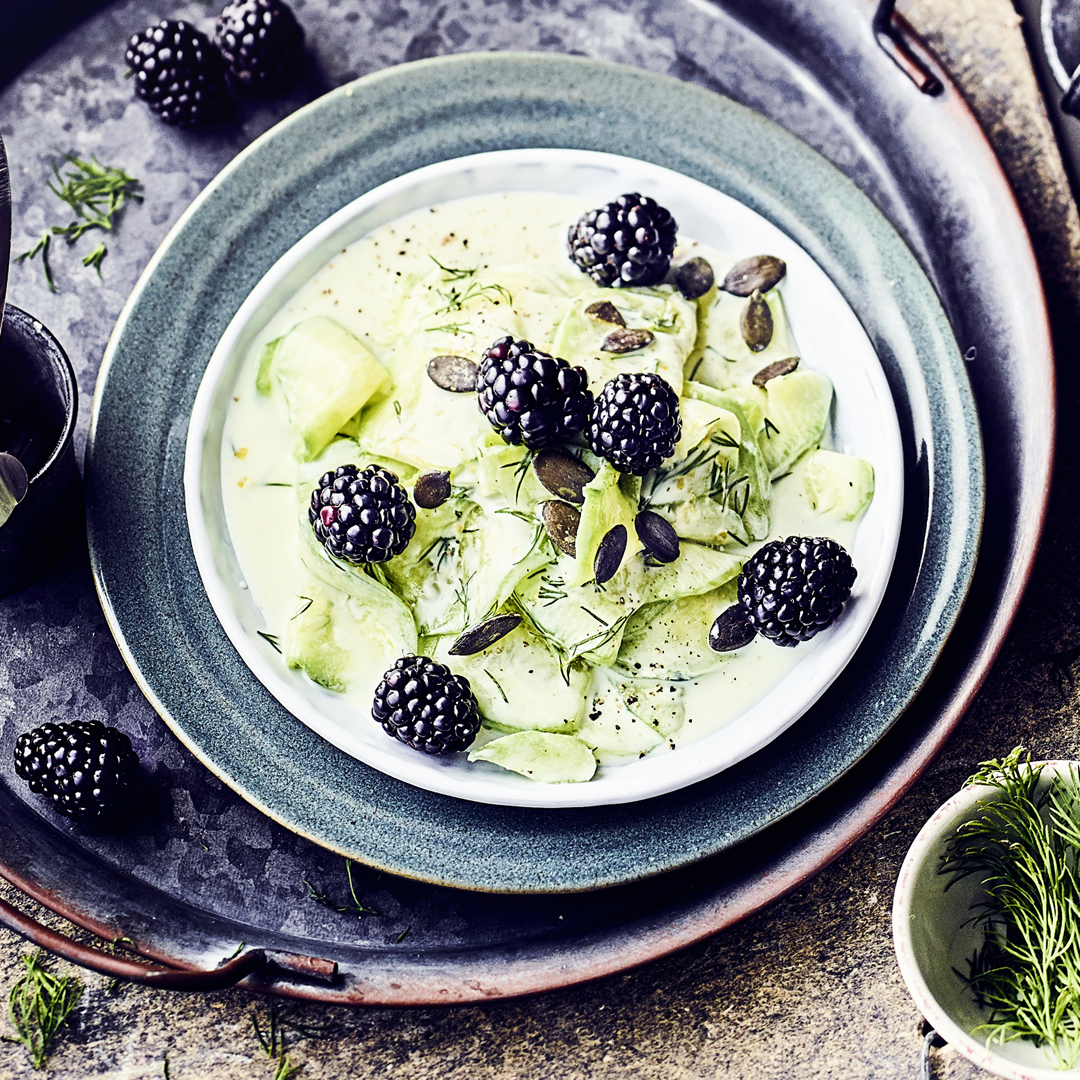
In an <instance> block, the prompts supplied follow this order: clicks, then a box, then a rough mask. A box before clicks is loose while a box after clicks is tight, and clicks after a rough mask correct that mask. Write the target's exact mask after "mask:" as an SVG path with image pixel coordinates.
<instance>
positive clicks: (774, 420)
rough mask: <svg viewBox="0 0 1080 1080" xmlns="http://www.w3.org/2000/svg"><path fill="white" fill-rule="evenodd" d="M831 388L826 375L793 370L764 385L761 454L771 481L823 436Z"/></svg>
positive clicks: (827, 416)
mask: <svg viewBox="0 0 1080 1080" xmlns="http://www.w3.org/2000/svg"><path fill="white" fill-rule="evenodd" d="M832 399H833V387H832V382H831V380H830V379H829V377H828V376H827V375H822V373H821V372H820V371H812V370H810V369H809V368H797V369H796V370H795V371H793V372H792V373H791V374H790V375H781V376H780V377H779V378H777V379H770V380H769V381H768V382H767V383H766V384H765V424H764V428H763V430H762V435H761V440H760V441H761V450H762V453H763V454H764V455H765V463H766V464H767V465H768V467H769V470H770V472H771V474H772V476H773V477H777V476H782V475H783V474H784V473H786V472H787V471H788V469H790V468H791V466H792V464H793V463H794V462H795V460H796V459H797V458H799V457H801V456H802V454H804V453H805V452H806V451H807V450H809V449H810V447H812V446H817V444H818V443H819V442H821V439H822V436H823V435H824V434H825V425H826V424H827V423H828V421H829V409H830V408H831V406H832Z"/></svg>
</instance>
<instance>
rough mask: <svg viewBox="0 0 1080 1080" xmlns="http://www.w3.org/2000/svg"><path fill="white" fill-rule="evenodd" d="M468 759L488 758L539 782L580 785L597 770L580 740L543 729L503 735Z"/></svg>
mask: <svg viewBox="0 0 1080 1080" xmlns="http://www.w3.org/2000/svg"><path fill="white" fill-rule="evenodd" d="M469 760H470V761H490V762H491V763H492V764H494V765H498V766H500V767H501V768H503V769H508V770H509V771H510V772H516V773H520V774H521V775H522V776H527V777H528V778H529V779H530V780H536V781H538V782H539V783H541V784H581V783H584V782H585V781H586V780H591V779H592V778H593V774H594V773H595V772H596V758H595V757H593V754H592V751H591V750H590V749H589V748H588V747H587V746H586V745H585V744H584V743H583V742H582V741H581V740H580V739H577V738H575V737H574V736H573V735H553V734H551V733H549V732H545V731H519V732H516V733H515V734H513V735H504V736H503V737H502V738H501V739H495V740H494V741H492V742H489V743H488V744H487V745H486V746H483V747H481V748H480V749H479V750H473V751H472V752H471V753H470V754H469Z"/></svg>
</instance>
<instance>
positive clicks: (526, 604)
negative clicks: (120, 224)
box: [516, 557, 636, 670]
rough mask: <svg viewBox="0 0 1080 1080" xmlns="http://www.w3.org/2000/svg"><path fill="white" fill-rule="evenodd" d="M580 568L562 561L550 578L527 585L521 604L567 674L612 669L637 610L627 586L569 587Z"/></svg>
mask: <svg viewBox="0 0 1080 1080" xmlns="http://www.w3.org/2000/svg"><path fill="white" fill-rule="evenodd" d="M574 567H575V564H574V562H573V560H572V559H570V558H569V557H564V558H561V559H559V561H558V562H557V563H556V564H555V566H553V567H551V568H550V569H549V570H547V571H546V572H545V573H543V574H537V575H535V576H533V577H530V578H527V579H526V580H525V581H523V583H522V585H521V586H519V588H518V592H517V600H516V603H517V607H518V608H519V610H520V611H521V612H522V613H523V614H524V615H525V617H526V618H527V619H528V620H529V622H530V623H531V624H532V626H533V627H534V628H535V631H536V633H537V634H538V635H540V636H541V637H542V638H543V639H544V641H546V642H547V643H548V646H549V648H551V649H552V650H553V652H555V653H556V654H558V656H559V657H560V658H561V660H562V665H563V669H564V670H566V669H567V668H569V665H570V664H572V663H574V661H576V660H583V661H585V662H586V663H589V664H599V665H604V664H610V663H611V662H612V661H613V660H614V659H615V657H616V656H617V655H618V653H619V644H620V642H621V641H622V632H623V628H624V627H625V625H626V620H627V617H628V616H629V614H630V613H631V612H632V611H633V610H634V607H635V606H636V604H635V603H634V601H633V600H632V599H629V598H627V597H626V595H625V594H623V593H622V588H621V586H616V587H613V588H612V589H610V590H606V591H604V592H600V591H598V590H597V589H596V588H594V586H592V585H591V584H587V585H571V584H568V582H569V580H570V578H571V576H572V575H573V572H574ZM612 580H613V581H621V580H622V577H621V576H620V575H616V578H614V579H612Z"/></svg>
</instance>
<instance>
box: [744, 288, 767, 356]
mask: <svg viewBox="0 0 1080 1080" xmlns="http://www.w3.org/2000/svg"><path fill="white" fill-rule="evenodd" d="M739 329H740V330H741V331H742V336H743V341H745V342H746V345H747V348H748V349H750V351H751V352H761V350H762V349H764V348H765V347H766V346H767V345H768V344H769V342H770V341H772V335H773V321H772V312H771V311H770V310H769V302H768V301H767V300H766V299H765V297H764V296H762V295H761V291H760V290H759V289H755V290H754V291H753V292H752V293H751V294H750V299H749V300H747V301H746V307H744V308H743V313H742V315H741V316H740V317H739Z"/></svg>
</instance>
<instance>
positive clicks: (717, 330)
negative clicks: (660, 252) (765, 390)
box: [684, 263, 799, 390]
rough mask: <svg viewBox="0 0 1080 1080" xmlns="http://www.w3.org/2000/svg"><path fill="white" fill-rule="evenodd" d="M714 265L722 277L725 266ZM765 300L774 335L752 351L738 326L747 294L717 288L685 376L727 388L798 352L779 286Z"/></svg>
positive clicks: (705, 314)
mask: <svg viewBox="0 0 1080 1080" xmlns="http://www.w3.org/2000/svg"><path fill="white" fill-rule="evenodd" d="M732 265H734V263H733V264H732ZM713 269H714V271H715V272H716V275H717V280H718V281H723V275H724V273H726V270H725V269H721V268H720V267H719V266H714V267H713ZM765 302H766V303H767V304H768V305H769V311H770V313H771V314H772V320H773V336H772V340H771V341H770V342H769V344H768V346H766V348H764V349H762V351H761V352H753V351H752V350H751V349H750V348H748V347H747V344H746V342H745V341H743V336H742V331H741V330H740V329H739V318H740V316H741V315H742V312H743V309H744V308H745V307H746V298H745V297H742V296H733V295H732V294H731V293H727V292H724V291H723V289H718V290H717V291H716V292H715V294H713V299H712V303H711V304H710V305H709V306H708V307H707V308H706V309H705V311H704V312H703V313H702V316H701V319H702V323H703V327H704V329H703V332H702V333H700V334H699V335H698V339H697V342H696V343H695V347H694V350H693V352H692V353H691V354H690V356H689V357H688V358H687V361H686V366H685V369H684V370H685V376H684V377H685V378H687V379H690V380H693V381H695V382H701V383H704V384H706V385H707V386H712V387H715V388H716V389H718V390H727V389H730V388H731V387H733V386H740V385H746V384H749V383H750V381H751V380H752V379H753V377H754V376H755V375H756V374H757V373H758V372H759V371H760V370H761V369H762V368H763V367H766V366H768V365H769V364H772V363H774V362H775V361H777V360H783V359H786V358H787V357H789V356H798V355H799V351H798V347H797V345H796V344H795V339H794V337H792V334H791V326H790V324H789V322H788V317H787V311H786V310H785V309H784V300H783V297H782V296H781V295H780V290H779V289H770V290H769V292H767V293H766V294H765Z"/></svg>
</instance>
